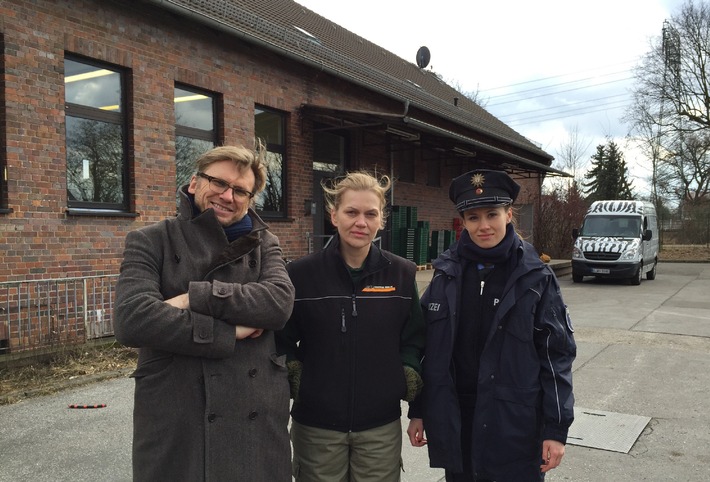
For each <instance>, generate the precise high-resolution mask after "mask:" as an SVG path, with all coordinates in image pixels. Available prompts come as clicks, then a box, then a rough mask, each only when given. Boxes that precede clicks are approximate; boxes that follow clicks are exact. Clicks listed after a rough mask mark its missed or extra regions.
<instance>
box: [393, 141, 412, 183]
mask: <svg viewBox="0 0 710 482" xmlns="http://www.w3.org/2000/svg"><path fill="white" fill-rule="evenodd" d="M390 146H391V149H392V157H393V159H394V168H395V175H396V177H397V180H398V181H402V182H414V146H413V145H412V144H411V143H406V142H404V141H401V140H399V139H392V140H391V144H390Z"/></svg>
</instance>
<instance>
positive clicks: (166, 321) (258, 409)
mask: <svg viewBox="0 0 710 482" xmlns="http://www.w3.org/2000/svg"><path fill="white" fill-rule="evenodd" d="M264 155H265V151H264V150H263V149H257V150H256V151H252V150H250V149H246V148H244V147H234V146H223V147H217V148H215V149H213V150H211V151H209V152H207V153H205V154H204V155H203V156H201V157H200V158H199V159H198V160H197V166H196V167H197V171H196V173H195V174H194V175H193V176H192V179H191V180H190V183H189V184H188V185H186V186H183V187H182V188H181V189H180V190H179V193H180V207H179V214H178V216H177V217H176V218H171V219H167V220H164V221H162V222H159V223H156V224H154V225H151V226H148V227H145V228H142V229H139V230H135V231H132V232H130V233H128V235H127V237H126V244H125V252H124V260H123V263H122V264H121V274H120V277H119V280H118V286H117V289H116V290H117V299H116V322H115V334H116V339H117V340H118V341H119V342H120V343H123V344H124V345H126V346H132V347H138V348H140V351H139V357H138V366H137V369H136V371H135V372H134V373H133V375H132V376H133V377H134V378H135V381H136V388H135V405H134V413H133V478H134V480H135V481H158V480H170V481H181V480H182V481H227V480H229V481H249V482H256V481H264V482H274V481H276V482H278V481H290V480H291V475H290V459H291V450H290V445H289V435H288V417H289V385H288V379H287V375H288V371H287V369H286V365H285V359H284V357H279V356H277V355H276V349H275V345H274V337H273V331H274V330H278V329H281V328H282V327H283V326H284V324H285V323H286V320H288V318H289V316H290V314H291V310H292V308H293V297H294V289H293V286H292V284H291V282H290V280H289V277H288V274H287V273H286V268H285V263H284V261H283V258H282V252H281V248H280V247H279V244H278V239H277V238H276V236H274V235H273V234H272V233H271V232H269V231H268V229H267V226H266V224H265V223H264V222H263V221H262V220H261V219H260V218H259V216H258V215H257V214H256V213H255V212H254V211H253V210H252V209H251V208H250V204H251V202H252V198H253V197H254V195H255V194H257V193H258V192H260V191H261V190H263V189H264V186H265V183H266V168H265V166H264Z"/></svg>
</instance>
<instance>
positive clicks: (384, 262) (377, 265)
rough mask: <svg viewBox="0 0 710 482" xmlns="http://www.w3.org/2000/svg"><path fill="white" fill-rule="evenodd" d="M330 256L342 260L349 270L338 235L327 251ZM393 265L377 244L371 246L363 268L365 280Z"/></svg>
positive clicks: (327, 247)
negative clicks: (341, 252)
mask: <svg viewBox="0 0 710 482" xmlns="http://www.w3.org/2000/svg"><path fill="white" fill-rule="evenodd" d="M324 251H325V252H326V254H327V255H328V256H334V257H336V258H338V259H339V260H340V262H341V263H342V265H343V267H345V268H347V265H346V263H345V260H344V259H343V257H342V255H341V254H340V236H339V235H338V234H337V233H336V234H335V235H334V236H333V238H332V239H331V241H330V243H328V246H326V248H325V250H324ZM391 264H392V261H391V260H390V259H389V257H388V256H387V255H386V253H385V252H384V251H382V250H381V249H380V248H379V247H378V246H377V245H376V244H375V243H371V244H370V252H369V253H367V258H365V264H364V266H363V273H362V276H363V278H364V277H365V276H367V275H370V274H372V273H375V272H377V271H380V270H381V269H384V268H386V267H388V266H389V265H391Z"/></svg>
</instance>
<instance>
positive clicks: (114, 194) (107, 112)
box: [64, 56, 128, 210]
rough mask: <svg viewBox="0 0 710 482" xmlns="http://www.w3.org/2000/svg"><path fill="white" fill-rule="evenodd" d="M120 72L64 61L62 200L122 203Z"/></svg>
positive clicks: (123, 167) (124, 190)
mask: <svg viewBox="0 0 710 482" xmlns="http://www.w3.org/2000/svg"><path fill="white" fill-rule="evenodd" d="M122 85H123V79H122V74H121V72H119V71H117V70H113V69H110V68H108V67H106V66H103V65H100V64H98V63H96V64H94V63H93V62H89V61H81V60H79V59H77V58H71V57H70V56H68V57H67V58H65V60H64V87H65V102H66V152H67V205H68V206H69V207H81V208H98V209H122V210H126V209H127V208H128V199H127V197H128V196H127V185H128V183H127V181H126V176H127V162H126V158H125V147H124V141H125V134H124V117H123V114H122V113H121V112H122V111H123V108H122Z"/></svg>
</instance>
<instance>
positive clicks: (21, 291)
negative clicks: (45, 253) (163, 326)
mask: <svg viewBox="0 0 710 482" xmlns="http://www.w3.org/2000/svg"><path fill="white" fill-rule="evenodd" d="M117 280H118V275H105V276H85V277H80V278H58V279H49V280H32V281H7V282H2V283H0V354H3V353H15V352H19V351H25V350H33V349H38V348H50V347H54V346H61V345H67V344H75V343H83V342H85V341H87V340H90V339H96V338H102V337H106V336H112V335H113V303H114V294H115V289H116V281H117Z"/></svg>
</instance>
